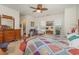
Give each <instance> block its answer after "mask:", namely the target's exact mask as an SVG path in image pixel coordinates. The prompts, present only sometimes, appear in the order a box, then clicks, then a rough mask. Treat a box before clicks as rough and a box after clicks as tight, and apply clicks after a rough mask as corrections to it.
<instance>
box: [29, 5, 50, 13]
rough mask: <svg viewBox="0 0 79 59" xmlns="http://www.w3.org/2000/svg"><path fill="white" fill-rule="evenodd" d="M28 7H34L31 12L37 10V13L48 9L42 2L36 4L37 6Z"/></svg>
mask: <svg viewBox="0 0 79 59" xmlns="http://www.w3.org/2000/svg"><path fill="white" fill-rule="evenodd" d="M30 8H32V9H35V10H34V11H33V12H39V13H42V12H43V11H46V10H48V9H47V8H44V7H43V5H42V4H37V7H30Z"/></svg>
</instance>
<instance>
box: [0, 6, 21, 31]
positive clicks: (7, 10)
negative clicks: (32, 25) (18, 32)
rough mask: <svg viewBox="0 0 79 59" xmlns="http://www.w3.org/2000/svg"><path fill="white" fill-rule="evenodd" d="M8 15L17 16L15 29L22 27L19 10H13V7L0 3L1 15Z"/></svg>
mask: <svg viewBox="0 0 79 59" xmlns="http://www.w3.org/2000/svg"><path fill="white" fill-rule="evenodd" d="M2 14H4V15H8V16H12V17H14V18H15V29H19V28H20V26H19V25H20V17H19V15H20V14H19V11H16V10H13V9H11V8H8V7H5V6H3V5H0V15H2Z"/></svg>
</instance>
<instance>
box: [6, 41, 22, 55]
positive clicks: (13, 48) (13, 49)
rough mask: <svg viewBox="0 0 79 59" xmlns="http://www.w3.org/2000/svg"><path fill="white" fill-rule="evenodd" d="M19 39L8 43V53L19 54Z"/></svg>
mask: <svg viewBox="0 0 79 59" xmlns="http://www.w3.org/2000/svg"><path fill="white" fill-rule="evenodd" d="M20 42H21V41H20V40H19V41H15V42H11V43H10V44H9V45H8V51H7V53H8V55H21V54H22V53H21V51H20V50H19V45H20Z"/></svg>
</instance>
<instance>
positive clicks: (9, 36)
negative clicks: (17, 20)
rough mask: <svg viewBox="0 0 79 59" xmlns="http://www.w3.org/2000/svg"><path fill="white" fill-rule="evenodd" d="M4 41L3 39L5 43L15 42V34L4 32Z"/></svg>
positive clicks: (9, 31)
mask: <svg viewBox="0 0 79 59" xmlns="http://www.w3.org/2000/svg"><path fill="white" fill-rule="evenodd" d="M4 39H5V41H13V40H15V32H14V30H6V31H4Z"/></svg>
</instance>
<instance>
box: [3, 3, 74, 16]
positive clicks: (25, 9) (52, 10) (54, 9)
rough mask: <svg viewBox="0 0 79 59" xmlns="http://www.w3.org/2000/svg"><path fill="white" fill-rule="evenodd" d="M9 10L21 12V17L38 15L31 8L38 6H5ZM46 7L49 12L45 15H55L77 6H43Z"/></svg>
mask: <svg viewBox="0 0 79 59" xmlns="http://www.w3.org/2000/svg"><path fill="white" fill-rule="evenodd" d="M4 6H7V7H9V8H12V9H15V10H18V11H20V13H21V15H36V14H38V13H36V12H33V11H34V9H31V8H30V6H33V7H36V4H4ZM43 6H44V7H46V8H48V10H47V11H44V12H43V13H42V14H43V15H53V14H57V13H63V12H64V9H65V8H66V7H72V6H75V4H43Z"/></svg>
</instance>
